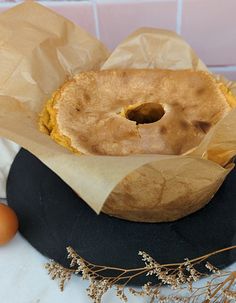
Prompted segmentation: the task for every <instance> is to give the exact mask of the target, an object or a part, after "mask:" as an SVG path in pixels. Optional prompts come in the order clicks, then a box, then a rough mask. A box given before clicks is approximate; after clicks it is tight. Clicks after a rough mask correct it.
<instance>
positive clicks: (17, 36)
mask: <svg viewBox="0 0 236 303" xmlns="http://www.w3.org/2000/svg"><path fill="white" fill-rule="evenodd" d="M0 66H1V69H0V136H3V137H6V138H8V139H10V140H12V141H15V142H16V143H18V144H19V145H21V146H23V147H24V148H26V149H27V150H29V151H30V152H31V153H33V154H34V155H35V156H36V157H37V158H39V159H40V160H41V161H42V162H43V163H44V164H46V165H47V166H48V167H49V168H50V169H52V170H53V171H54V172H55V173H56V174H57V175H58V176H60V177H61V178H62V179H63V180H64V181H65V182H66V183H67V184H68V185H69V186H70V187H71V188H72V189H73V190H74V191H75V192H76V193H78V195H80V197H81V198H82V199H84V200H85V201H86V202H87V203H88V205H89V206H90V207H91V208H92V209H94V210H95V211H96V212H97V213H99V212H100V211H101V210H102V208H103V207H104V203H105V202H106V201H107V202H106V204H105V208H106V206H107V207H108V208H109V206H110V204H111V201H114V200H116V201H123V200H126V199H127V201H130V202H127V203H128V205H130V208H135V207H136V210H137V212H138V210H139V208H140V207H141V205H140V204H142V205H143V203H147V202H148V201H149V200H150V201H149V203H150V205H151V207H154V206H155V199H156V201H158V203H159V204H162V205H165V204H166V203H169V201H170V199H172V200H173V201H177V205H179V206H180V204H179V203H180V201H181V199H182V198H183V197H184V196H185V195H186V194H187V195H191V197H192V201H193V202H194V203H196V204H204V203H206V201H209V200H210V198H211V197H212V196H213V194H214V193H215V192H216V190H217V189H218V188H219V186H220V185H221V183H222V182H223V180H224V178H225V177H226V175H227V174H228V173H229V171H230V170H231V169H232V167H233V165H232V164H229V165H228V166H225V165H226V164H227V163H228V162H229V161H230V159H231V158H232V157H233V156H234V155H235V154H236V131H235V129H236V110H232V111H231V112H230V113H229V114H228V115H227V116H226V117H225V118H224V119H223V120H222V121H220V122H219V123H218V124H217V125H216V126H215V127H214V128H212V129H211V131H210V132H209V133H208V135H207V136H206V138H205V140H204V141H203V142H202V143H201V144H200V146H199V147H198V148H196V149H195V150H193V151H192V152H191V153H189V154H188V155H185V156H163V155H134V156H127V157H111V156H91V155H82V156H77V155H74V154H72V153H71V152H69V151H68V150H66V149H65V148H63V147H61V146H59V145H57V144H56V143H55V142H53V141H52V140H51V139H50V137H49V136H47V135H45V134H42V133H40V132H39V130H38V125H37V123H38V114H39V112H40V111H41V109H42V107H43V104H44V103H45V101H46V100H47V99H48V98H49V97H50V95H51V94H52V92H53V91H55V90H56V89H57V88H58V87H59V86H60V85H61V84H62V83H63V82H64V81H65V79H66V78H67V77H69V76H70V75H73V74H74V73H76V72H79V71H82V70H91V69H99V68H102V69H111V68H127V67H129V68H169V69H189V68H192V69H195V70H206V66H205V65H204V64H203V63H202V62H201V60H200V59H199V58H198V57H197V56H196V54H195V53H194V51H193V50H192V49H191V47H190V46H189V45H188V44H187V43H186V42H185V41H183V40H182V38H180V37H179V36H178V35H176V34H175V33H173V32H170V31H166V30H158V29H149V28H146V29H140V30H138V31H136V32H135V33H134V34H132V35H131V36H129V37H128V38H127V39H126V40H125V41H124V42H123V43H121V44H120V45H119V46H118V47H117V48H116V49H115V50H114V52H113V53H112V54H111V55H110V56H109V53H108V51H107V49H106V47H105V46H104V45H103V44H102V43H101V42H100V41H98V40H97V39H95V38H93V37H92V36H91V35H89V34H88V33H86V32H85V31H84V30H82V29H81V28H79V27H77V26H75V25H74V24H73V23H71V22H70V21H68V20H66V19H64V18H63V17H62V16H59V15H57V14H56V13H54V12H52V11H50V10H49V9H47V8H45V7H44V6H41V5H39V4H37V3H34V2H31V1H29V2H25V3H23V4H20V5H18V6H16V7H14V8H12V9H10V10H9V11H6V12H4V13H3V14H1V16H0ZM228 84H229V85H233V84H232V83H228ZM209 159H211V161H210V160H209ZM200 167H201V171H199V168H200ZM149 172H150V173H149ZM140 176H145V177H143V178H140ZM129 180H132V181H130V182H131V183H130V185H131V192H129V195H128V196H127V193H126V192H124V191H125V184H126V185H127V182H129ZM158 180H159V181H160V182H158ZM148 184H149V185H148ZM140 186H141V187H140ZM135 188H136V189H137V188H139V189H140V188H141V189H140V190H136V191H135ZM152 188H155V190H154V191H152V194H151V196H150V195H149V194H148V192H149V191H150V190H151V189H152ZM132 194H133V195H134V197H135V198H137V199H138V201H139V203H136V204H134V203H133V204H132ZM122 195H123V196H122ZM122 197H123V198H122ZM147 197H149V198H147ZM202 197H204V201H205V202H204V203H203V202H201V201H200V200H202ZM122 199H123V200H122ZM109 201H110V202H109ZM144 201H146V202H144ZM178 201H179V202H178ZM123 202H124V201H123ZM118 204H119V203H118ZM135 205H136V206H135ZM105 208H104V209H105ZM117 208H119V205H118V206H117ZM136 210H135V211H136ZM128 213H129V207H127V214H128ZM128 217H129V216H128ZM128 219H129V218H128ZM131 219H132V218H131Z"/></svg>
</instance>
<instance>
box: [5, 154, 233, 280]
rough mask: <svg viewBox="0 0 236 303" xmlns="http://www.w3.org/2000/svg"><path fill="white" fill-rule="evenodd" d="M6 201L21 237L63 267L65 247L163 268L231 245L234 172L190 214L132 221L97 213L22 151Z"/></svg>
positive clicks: (223, 259) (94, 257) (110, 260)
mask: <svg viewBox="0 0 236 303" xmlns="http://www.w3.org/2000/svg"><path fill="white" fill-rule="evenodd" d="M7 199H8V203H9V205H10V206H11V207H12V208H13V209H14V210H15V211H16V213H17V215H18V217H19V220H20V232H21V233H22V235H23V236H24V237H25V238H26V239H27V240H28V241H29V242H30V243H31V244H32V246H34V247H35V248H36V249H37V250H38V251H40V252H41V253H42V254H43V255H45V256H48V257H49V258H52V259H55V260H56V261H58V262H60V263H61V264H63V265H65V266H66V265H68V260H67V259H66V247H67V246H69V245H70V246H72V247H73V248H74V249H75V250H76V251H77V252H78V253H79V254H80V255H81V256H83V257H84V258H85V259H87V260H88V261H90V262H94V263H96V264H101V265H109V266H116V267H125V268H137V267H140V266H143V263H142V261H141V257H140V256H138V251H140V250H143V251H146V252H147V253H149V254H150V255H151V256H152V257H153V258H155V259H156V260H157V261H158V262H159V263H162V264H163V263H170V262H178V261H183V259H184V258H185V257H188V258H194V257H197V256H200V255H203V254H206V253H208V252H212V251H214V250H217V249H220V248H223V247H227V246H231V245H233V244H236V170H234V171H233V172H231V174H230V175H229V176H228V177H227V179H226V181H225V182H224V184H223V186H222V187H221V189H220V190H219V191H218V193H217V194H216V195H215V197H214V198H213V199H212V201H211V202H210V203H209V204H208V205H207V206H206V207H204V208H203V209H202V210H200V211H198V212H196V213H194V214H193V215H190V216H188V217H186V218H184V219H181V220H179V221H176V222H172V223H157V224H148V223H133V222H129V221H125V220H120V219H116V218H112V217H109V216H107V215H105V214H100V215H96V214H95V212H94V211H92V210H91V209H90V208H89V207H88V206H87V204H86V203H85V202H84V201H82V200H81V199H80V198H79V197H78V196H77V195H76V194H75V193H74V192H73V191H72V190H71V189H70V187H69V186H67V185H66V184H65V183H64V182H63V181H62V180H61V179H60V178H59V177H57V176H56V175H55V174H54V173H53V172H52V171H51V170H50V169H48V168H47V167H46V166H45V165H44V164H42V163H41V162H40V161H39V160H38V159H37V158H35V157H34V156H33V155H31V154H30V153H29V152H27V151H25V150H23V149H21V151H20V152H19V153H18V155H17V156H16V158H15V161H14V163H13V164H12V167H11V171H10V174H9V177H8V182H7ZM234 261H236V254H235V252H233V251H231V252H227V253H224V254H222V255H220V256H217V257H215V258H214V260H212V262H214V264H215V265H216V266H219V267H224V266H226V265H229V264H230V263H232V262H234ZM142 282H143V280H142V279H139V280H137V283H142Z"/></svg>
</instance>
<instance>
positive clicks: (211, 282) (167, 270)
mask: <svg viewBox="0 0 236 303" xmlns="http://www.w3.org/2000/svg"><path fill="white" fill-rule="evenodd" d="M233 249H236V245H234V246H230V247H226V248H222V249H219V250H217V251H214V252H211V253H208V254H205V255H203V256H200V257H197V258H194V259H191V260H189V259H185V260H184V261H183V262H179V263H168V264H159V263H158V262H157V261H156V260H154V259H153V258H152V257H151V256H150V255H148V254H147V253H145V252H139V255H141V256H142V261H143V262H144V263H145V266H143V267H140V268H131V269H126V268H118V267H113V266H103V265H96V264H93V263H91V262H89V261H87V260H85V259H83V258H82V257H81V256H79V255H78V254H77V253H76V252H75V251H74V250H73V248H71V247H68V248H67V251H68V258H69V259H71V268H63V267H62V266H61V265H59V264H58V263H56V262H51V263H48V264H47V265H46V267H47V269H48V272H49V274H50V276H51V277H52V279H59V280H60V289H61V290H63V289H64V284H65V282H66V281H68V280H70V278H71V275H72V274H78V273H81V274H82V277H83V279H88V280H89V281H90V285H89V287H88V289H87V291H88V296H89V297H90V298H91V299H92V300H93V302H94V303H100V302H101V300H102V296H103V295H104V293H106V292H107V291H108V290H109V289H110V288H112V286H114V287H116V295H117V296H118V297H119V298H120V300H122V301H123V302H127V301H128V298H127V296H126V294H125V292H126V291H127V289H126V286H127V285H128V284H129V283H130V282H131V281H133V279H135V278H137V277H138V276H142V275H146V276H153V278H154V279H156V281H157V284H155V285H152V284H151V283H150V282H148V283H146V284H144V285H143V287H142V290H135V289H133V288H129V289H128V290H129V291H130V293H131V294H133V295H135V296H147V297H149V299H150V303H152V302H154V301H155V302H156V301H157V302H158V303H171V302H178V303H180V302H183V303H196V302H199V300H200V302H203V303H221V302H222V303H232V302H236V272H229V271H219V269H218V268H216V267H214V266H213V265H212V264H211V263H209V261H207V262H206V260H207V259H209V258H210V257H212V256H214V255H217V254H221V253H223V252H226V251H230V250H233ZM204 262H206V263H205V267H206V268H207V269H208V270H209V274H206V273H202V272H200V271H199V270H197V269H196V266H197V265H199V264H204ZM108 272H109V275H108ZM110 272H112V273H114V274H113V275H110ZM204 277H208V278H209V279H208V281H207V282H206V284H205V285H204V286H202V287H195V284H194V283H195V282H196V281H198V280H199V279H201V278H204ZM163 285H167V286H169V287H171V289H172V293H171V295H170V296H163V295H162V294H161V286H163ZM186 290H187V291H188V293H189V296H187V297H186V294H185V295H184V294H183V293H184V292H186ZM182 294H183V295H182ZM203 298H204V299H203ZM232 300H234V301H232Z"/></svg>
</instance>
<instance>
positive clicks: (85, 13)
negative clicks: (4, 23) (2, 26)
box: [0, 1, 96, 35]
mask: <svg viewBox="0 0 236 303" xmlns="http://www.w3.org/2000/svg"><path fill="white" fill-rule="evenodd" d="M40 4H43V5H45V6H47V7H48V8H50V9H52V10H54V11H55V12H57V13H58V14H60V15H63V16H64V17H66V18H67V19H69V20H71V21H72V22H74V23H75V24H77V25H79V26H81V27H82V28H84V29H85V30H86V31H88V32H89V33H91V34H92V35H95V33H96V30H95V22H94V15H93V8H92V4H91V3H89V2H80V1H78V2H77V3H76V2H71V3H70V2H69V1H68V2H65V1H63V2H62V3H59V2H58V1H57V2H54V3H53V2H52V1H50V2H48V3H47V2H46V1H42V2H40ZM13 5H14V4H13V3H4V5H2V6H1V3H0V13H1V12H3V11H5V10H6V9H8V8H10V7H12V6H13Z"/></svg>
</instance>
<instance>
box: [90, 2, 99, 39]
mask: <svg viewBox="0 0 236 303" xmlns="http://www.w3.org/2000/svg"><path fill="white" fill-rule="evenodd" d="M91 2H92V7H93V17H94V23H95V32H96V37H97V39H99V40H100V28H99V19H98V10H97V2H96V0H91Z"/></svg>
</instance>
